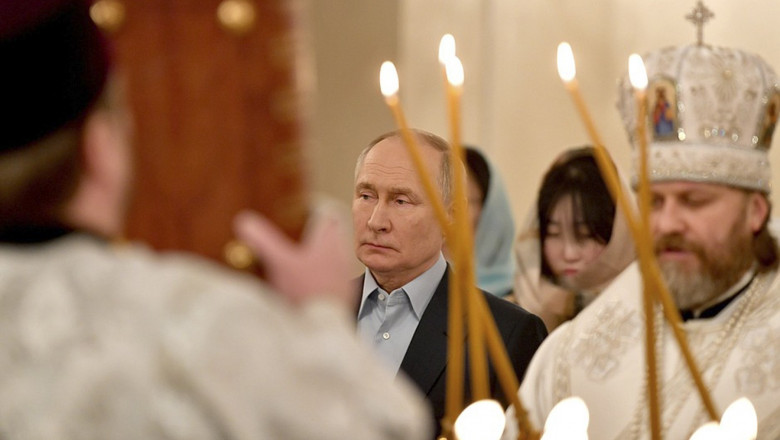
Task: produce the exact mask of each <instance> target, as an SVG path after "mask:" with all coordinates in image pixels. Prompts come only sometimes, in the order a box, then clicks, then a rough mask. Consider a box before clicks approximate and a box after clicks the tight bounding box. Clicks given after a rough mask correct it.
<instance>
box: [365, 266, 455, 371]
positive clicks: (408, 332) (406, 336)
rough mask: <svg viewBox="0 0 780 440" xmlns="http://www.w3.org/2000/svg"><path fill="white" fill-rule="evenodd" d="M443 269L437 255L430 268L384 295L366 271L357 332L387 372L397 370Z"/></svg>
mask: <svg viewBox="0 0 780 440" xmlns="http://www.w3.org/2000/svg"><path fill="white" fill-rule="evenodd" d="M446 270H447V262H446V261H445V260H444V256H443V255H442V254H441V253H440V254H439V259H438V260H437V261H436V263H434V265H433V266H431V268H430V269H428V270H427V271H425V272H423V273H422V274H421V275H420V276H418V277H417V278H415V279H413V280H412V281H410V282H408V283H406V284H404V285H403V286H401V288H399V289H396V290H394V291H392V292H390V293H388V292H386V291H385V290H383V289H382V288H380V287H379V285H378V284H377V282H376V280H375V279H374V276H373V275H371V271H370V270H368V269H366V276H365V280H364V281H363V296H362V299H361V302H360V310H359V311H358V322H357V328H358V333H359V334H360V336H361V337H362V338H363V339H364V340H366V341H368V342H369V343H370V344H371V345H372V346H374V347H375V349H376V351H377V352H378V353H379V356H380V358H382V359H383V360H384V361H385V364H387V365H388V366H389V367H390V369H391V371H393V372H398V369H399V368H400V367H401V362H402V361H403V359H404V355H406V349H407V348H409V343H410V342H411V341H412V336H414V332H415V330H417V324H419V323H420V318H421V317H422V315H423V312H424V311H425V308H426V307H428V303H429V302H430V301H431V298H432V297H433V293H434V292H435V291H436V287H437V286H438V285H439V282H441V278H442V276H444V272H445V271H446Z"/></svg>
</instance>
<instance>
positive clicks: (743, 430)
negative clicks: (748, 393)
mask: <svg viewBox="0 0 780 440" xmlns="http://www.w3.org/2000/svg"><path fill="white" fill-rule="evenodd" d="M720 427H721V429H723V431H724V433H725V434H726V436H727V437H728V438H730V439H739V440H754V439H755V438H756V436H757V435H758V417H757V416H756V409H755V408H754V407H753V404H752V403H750V400H748V399H747V397H742V398H739V399H737V400H735V401H734V402H733V403H732V404H731V405H729V407H728V408H726V411H724V412H723V416H722V417H721V418H720Z"/></svg>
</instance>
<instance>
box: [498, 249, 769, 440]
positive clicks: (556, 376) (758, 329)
mask: <svg viewBox="0 0 780 440" xmlns="http://www.w3.org/2000/svg"><path fill="white" fill-rule="evenodd" d="M775 275H776V273H775V272H771V273H767V274H759V275H757V277H756V278H755V279H754V280H753V281H752V283H751V284H750V285H749V286H748V288H747V289H746V290H745V291H744V292H743V293H742V294H741V295H740V296H738V297H737V298H736V299H735V300H734V301H732V302H731V303H730V304H729V305H728V306H727V307H726V308H725V309H724V310H722V311H721V312H720V313H719V314H718V315H717V316H715V317H713V318H710V319H696V320H690V321H687V322H685V323H684V324H683V328H684V330H685V333H686V335H687V337H688V341H689V345H690V347H691V350H692V352H693V356H694V357H695V359H696V361H697V363H698V366H699V370H700V371H701V372H702V374H703V379H704V383H705V384H706V386H707V388H708V389H709V390H710V393H711V396H712V398H713V400H714V404H715V406H716V409H717V411H719V412H720V413H722V412H723V410H725V408H726V407H727V406H728V405H729V404H730V403H731V402H733V401H734V400H736V399H738V398H739V397H742V396H746V397H748V398H749V399H750V401H751V402H752V403H753V405H754V406H755V408H756V411H757V413H758V422H759V428H758V439H763V440H775V439H780V281H778V279H777V278H776V276H775ZM640 283H641V277H640V275H639V270H638V265H637V264H636V263H634V264H632V265H631V266H629V268H628V269H627V270H626V271H624V273H623V274H621V275H620V276H619V277H618V278H617V279H616V280H615V282H614V283H613V284H612V285H610V286H609V287H608V288H607V289H606V290H605V291H604V292H603V293H602V294H601V295H600V296H599V297H598V298H597V299H596V300H595V301H594V302H593V303H592V304H591V305H590V306H588V307H586V308H585V310H584V311H583V312H582V313H580V314H579V315H578V316H577V317H576V318H575V319H574V320H572V321H570V322H568V323H565V324H564V325H562V326H561V327H560V328H558V329H557V330H556V331H555V332H553V333H552V334H551V335H550V336H549V337H548V338H547V339H546V340H545V341H544V343H543V344H542V346H541V347H540V349H539V350H538V351H537V352H536V355H535V356H534V358H533V360H532V361H531V365H530V366H529V368H528V372H527V373H526V376H525V378H524V380H523V383H522V386H521V387H520V399H521V401H522V403H523V405H524V406H525V407H526V409H528V411H529V417H530V419H531V421H532V423H533V425H534V426H535V427H536V429H540V430H541V428H542V427H543V425H544V421H545V419H546V417H547V414H548V413H549V412H550V410H551V409H552V407H553V406H554V405H555V404H556V403H557V402H558V401H560V400H561V399H563V398H565V397H568V396H579V397H581V398H582V399H584V400H585V402H586V404H587V405H588V409H589V411H590V425H589V430H588V433H589V436H590V438H591V439H595V440H610V439H620V440H626V439H649V438H650V427H649V422H648V409H647V408H648V407H647V403H646V402H647V400H646V399H647V397H646V368H645V342H644V341H645V332H644V328H645V327H644V320H643V317H644V312H643V306H642V299H641V290H640V287H639V286H640ZM655 316H656V325H657V328H656V332H655V333H656V335H657V336H658V341H657V344H656V346H657V347H658V351H657V353H658V354H657V358H658V365H659V369H658V371H659V382H660V384H661V388H662V393H661V410H662V413H661V414H662V420H661V424H662V435H663V438H664V439H668V440H675V439H688V438H689V436H690V435H691V434H692V433H693V431H695V430H696V428H698V427H699V426H701V425H702V424H703V423H705V422H707V421H708V420H709V419H708V417H707V413H706V411H705V409H704V406H703V405H702V402H701V399H700V397H699V394H698V392H697V390H696V388H695V386H694V383H693V381H692V379H691V376H690V373H689V371H688V370H687V368H686V367H685V363H684V359H683V358H682V355H681V353H680V350H679V348H678V346H677V344H676V342H675V339H674V336H673V334H672V331H671V329H670V327H669V326H668V325H665V326H664V328H663V329H661V327H660V326H658V323H659V321H660V320H661V319H662V318H661V315H660V312H657V313H656V314H655ZM664 324H665V323H664ZM512 411H513V410H512V409H510V413H509V414H508V415H509V417H508V423H509V427H508V429H507V432H505V436H504V439H514V438H516V434H515V432H516V429H517V428H516V424H515V421H514V415H513V413H512Z"/></svg>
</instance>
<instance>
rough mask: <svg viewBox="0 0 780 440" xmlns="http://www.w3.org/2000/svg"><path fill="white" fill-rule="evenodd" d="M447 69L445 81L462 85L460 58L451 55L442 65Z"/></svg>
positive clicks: (454, 84)
mask: <svg viewBox="0 0 780 440" xmlns="http://www.w3.org/2000/svg"><path fill="white" fill-rule="evenodd" d="M444 67H445V69H446V70H447V81H448V82H449V83H450V84H451V85H453V86H455V87H460V86H462V85H463V64H462V63H461V62H460V59H459V58H458V57H456V56H455V55H453V56H452V57H451V58H450V59H449V60H447V63H446V64H445V65H444Z"/></svg>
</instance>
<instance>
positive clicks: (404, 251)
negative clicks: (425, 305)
mask: <svg viewBox="0 0 780 440" xmlns="http://www.w3.org/2000/svg"><path fill="white" fill-rule="evenodd" d="M420 153H421V156H422V159H423V162H424V163H425V167H426V169H427V170H428V173H429V176H430V178H431V179H432V180H433V182H438V181H439V179H438V177H439V173H440V164H441V159H442V156H441V155H442V154H443V153H441V152H439V151H436V150H434V149H433V148H431V147H429V146H426V145H421V146H420ZM434 185H436V183H434ZM436 188H437V189H438V185H436ZM352 220H353V223H354V230H355V252H356V254H357V257H358V259H359V260H360V261H361V262H362V263H363V264H365V265H366V267H368V268H369V270H371V273H372V274H373V275H374V278H376V280H377V282H378V283H379V284H380V285H381V286H382V288H384V289H386V290H388V291H390V290H393V289H396V288H398V287H401V286H402V285H404V284H406V283H407V282H409V281H411V280H413V279H414V278H416V277H417V276H418V275H420V274H422V273H423V272H425V271H426V270H427V269H429V268H430V267H431V266H433V264H434V263H435V262H436V260H437V259H438V257H439V252H440V251H441V248H442V244H443V235H442V232H441V229H440V228H439V225H438V223H437V220H436V217H435V215H434V211H433V206H432V204H431V202H430V201H429V200H428V197H426V195H425V192H424V189H423V185H422V182H421V180H420V179H419V177H418V175H417V172H416V171H415V168H414V164H413V162H412V159H411V157H410V156H409V154H408V153H407V151H406V147H405V146H404V144H403V142H402V141H401V140H400V139H399V138H389V139H385V140H383V141H381V142H379V143H378V144H376V145H375V146H374V147H373V148H372V149H371V151H369V153H368V155H367V156H366V158H365V161H364V163H363V165H362V167H361V168H360V169H359V170H358V173H357V176H356V178H355V194H354V199H353V202H352Z"/></svg>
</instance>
